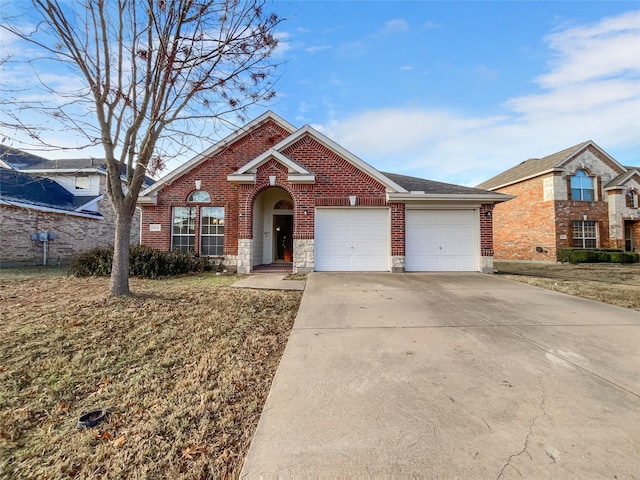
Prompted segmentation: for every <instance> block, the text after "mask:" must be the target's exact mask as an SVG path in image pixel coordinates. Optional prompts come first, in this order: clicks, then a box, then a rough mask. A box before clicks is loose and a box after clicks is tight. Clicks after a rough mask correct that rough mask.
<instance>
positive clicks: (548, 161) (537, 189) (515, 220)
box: [478, 141, 640, 261]
mask: <svg viewBox="0 0 640 480" xmlns="http://www.w3.org/2000/svg"><path fill="white" fill-rule="evenodd" d="M478 188H484V189H487V190H491V191H493V192H499V193H504V194H508V195H513V196H515V197H516V198H515V199H514V200H511V201H509V202H507V203H504V204H500V205H496V208H495V209H494V226H493V233H494V248H495V258H496V259H503V260H535V261H555V260H556V253H557V250H558V249H559V248H567V247H574V248H595V247H598V248H619V249H624V250H626V251H634V250H635V251H638V250H640V210H639V209H638V207H639V206H640V205H638V193H639V192H640V169H639V168H638V167H625V166H623V165H621V164H620V163H618V162H617V161H616V160H615V159H613V158H612V157H611V156H610V155H608V154H607V153H606V152H605V151H604V150H602V149H601V148H600V147H599V146H598V145H596V144H595V143H594V142H592V141H587V142H584V143H580V144H579V145H575V146H573V147H570V148H567V149H566V150H562V151H560V152H557V153H554V154H552V155H549V156H547V157H544V158H534V159H530V160H527V161H524V162H522V163H520V164H519V165H516V166H515V167H513V168H510V169H509V170H506V171H504V172H502V173H500V174H498V175H496V176H495V177H493V178H491V179H489V180H487V181H485V182H483V183H481V184H480V185H478Z"/></svg>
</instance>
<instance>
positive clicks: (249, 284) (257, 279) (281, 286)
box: [231, 273, 306, 290]
mask: <svg viewBox="0 0 640 480" xmlns="http://www.w3.org/2000/svg"><path fill="white" fill-rule="evenodd" d="M286 276H287V275H286V274H283V273H256V274H254V275H247V276H245V277H242V278H241V279H240V280H238V281H237V282H235V283H234V284H232V285H231V286H232V287H237V288H259V289H262V290H304V285H305V283H306V281H305V280H285V277H286Z"/></svg>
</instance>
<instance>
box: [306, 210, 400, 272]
mask: <svg viewBox="0 0 640 480" xmlns="http://www.w3.org/2000/svg"><path fill="white" fill-rule="evenodd" d="M315 217H316V220H315V242H314V243H315V249H314V252H315V254H314V257H315V269H316V270H317V271H387V270H388V263H389V254H390V251H391V249H390V246H389V210H388V209H374V208H318V209H316V214H315Z"/></svg>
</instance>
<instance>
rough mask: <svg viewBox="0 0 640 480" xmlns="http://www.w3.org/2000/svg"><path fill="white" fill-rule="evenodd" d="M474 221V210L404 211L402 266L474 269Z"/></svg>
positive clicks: (476, 244)
mask: <svg viewBox="0 0 640 480" xmlns="http://www.w3.org/2000/svg"><path fill="white" fill-rule="evenodd" d="M478 223H479V221H478V219H477V211H476V210H407V211H406V243H405V255H406V256H405V269H406V270H407V271H409V272H473V271H476V270H477V269H478V268H477V255H478V254H479V238H478Z"/></svg>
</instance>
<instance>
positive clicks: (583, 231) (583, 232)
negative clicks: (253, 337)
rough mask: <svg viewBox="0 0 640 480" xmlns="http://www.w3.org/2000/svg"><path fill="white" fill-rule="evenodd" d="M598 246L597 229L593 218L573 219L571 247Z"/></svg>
mask: <svg viewBox="0 0 640 480" xmlns="http://www.w3.org/2000/svg"><path fill="white" fill-rule="evenodd" d="M597 246H598V229H597V228H596V222H594V221H593V220H584V221H583V220H574V221H573V247H574V248H596V247H597Z"/></svg>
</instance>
